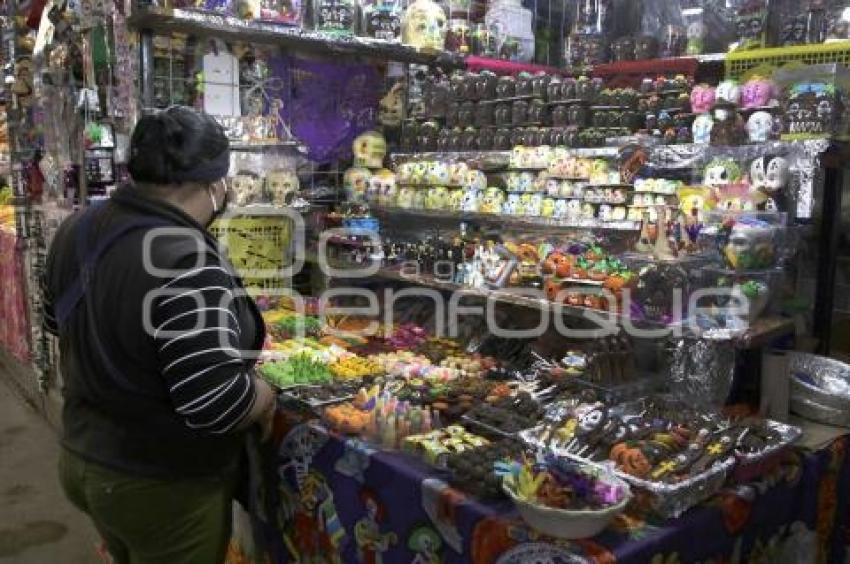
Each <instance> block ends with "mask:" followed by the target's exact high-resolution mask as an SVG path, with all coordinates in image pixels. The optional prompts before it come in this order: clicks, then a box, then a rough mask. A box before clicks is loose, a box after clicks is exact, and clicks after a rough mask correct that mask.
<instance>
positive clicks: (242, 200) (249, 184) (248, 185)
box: [230, 171, 263, 206]
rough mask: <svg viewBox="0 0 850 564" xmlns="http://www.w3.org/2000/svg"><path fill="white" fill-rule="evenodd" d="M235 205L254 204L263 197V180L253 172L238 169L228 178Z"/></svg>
mask: <svg viewBox="0 0 850 564" xmlns="http://www.w3.org/2000/svg"><path fill="white" fill-rule="evenodd" d="M230 187H231V189H232V190H233V195H234V203H235V204H236V205H237V206H245V205H248V204H255V203H257V202H260V201H262V199H263V180H262V179H261V178H260V177H259V176H257V175H256V174H254V173H253V172H248V171H240V172H238V173H236V176H234V177H233V178H231V179H230Z"/></svg>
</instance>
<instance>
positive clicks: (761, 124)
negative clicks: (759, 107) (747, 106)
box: [747, 111, 773, 143]
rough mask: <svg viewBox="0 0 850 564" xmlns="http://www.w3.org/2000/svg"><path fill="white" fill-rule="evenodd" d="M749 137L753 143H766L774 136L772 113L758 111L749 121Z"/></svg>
mask: <svg viewBox="0 0 850 564" xmlns="http://www.w3.org/2000/svg"><path fill="white" fill-rule="evenodd" d="M747 135H748V136H749V138H750V142H751V143H764V142H765V141H767V140H768V139H770V138H771V137H772V136H773V116H772V115H771V114H770V112H763V111H758V112H754V113H753V115H751V116H750V117H749V119H748V120H747Z"/></svg>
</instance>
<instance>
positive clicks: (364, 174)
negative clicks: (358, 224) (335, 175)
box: [342, 168, 372, 202]
mask: <svg viewBox="0 0 850 564" xmlns="http://www.w3.org/2000/svg"><path fill="white" fill-rule="evenodd" d="M371 178H372V173H371V172H369V169H366V168H350V169H348V170H346V171H345V174H344V175H343V177H342V186H343V189H344V190H345V195H346V197H347V198H348V199H349V200H351V201H353V202H363V201H365V200H366V192H368V190H369V184H370V181H371Z"/></svg>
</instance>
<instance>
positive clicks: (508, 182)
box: [505, 172, 519, 192]
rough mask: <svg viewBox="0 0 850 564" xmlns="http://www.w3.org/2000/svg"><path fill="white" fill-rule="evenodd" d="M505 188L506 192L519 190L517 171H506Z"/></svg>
mask: <svg viewBox="0 0 850 564" xmlns="http://www.w3.org/2000/svg"><path fill="white" fill-rule="evenodd" d="M505 188H507V189H508V192H519V173H518V172H508V173H506V174H505Z"/></svg>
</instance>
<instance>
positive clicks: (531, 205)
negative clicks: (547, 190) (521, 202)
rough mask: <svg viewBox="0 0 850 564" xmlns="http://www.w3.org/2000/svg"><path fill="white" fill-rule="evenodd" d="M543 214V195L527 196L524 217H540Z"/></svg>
mask: <svg viewBox="0 0 850 564" xmlns="http://www.w3.org/2000/svg"><path fill="white" fill-rule="evenodd" d="M542 213H543V194H528V201H527V202H526V204H525V215H530V216H532V217H540V215H541V214H542Z"/></svg>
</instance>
